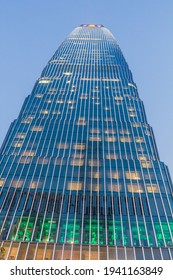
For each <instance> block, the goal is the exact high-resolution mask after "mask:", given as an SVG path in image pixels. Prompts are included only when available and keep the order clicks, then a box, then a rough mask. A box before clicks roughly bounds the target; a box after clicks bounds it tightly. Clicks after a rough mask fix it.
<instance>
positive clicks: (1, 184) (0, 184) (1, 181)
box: [0, 178, 4, 187]
mask: <svg viewBox="0 0 173 280" xmlns="http://www.w3.org/2000/svg"><path fill="white" fill-rule="evenodd" d="M3 184H4V179H2V178H1V179H0V187H2V186H3Z"/></svg>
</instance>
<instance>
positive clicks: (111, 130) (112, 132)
mask: <svg viewBox="0 0 173 280" xmlns="http://www.w3.org/2000/svg"><path fill="white" fill-rule="evenodd" d="M115 133H116V132H115V130H114V129H111V128H109V129H106V130H105V134H115Z"/></svg>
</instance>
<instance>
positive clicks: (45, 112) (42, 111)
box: [40, 110, 49, 115]
mask: <svg viewBox="0 0 173 280" xmlns="http://www.w3.org/2000/svg"><path fill="white" fill-rule="evenodd" d="M40 113H41V114H44V115H47V114H49V111H48V110H41V111H40Z"/></svg>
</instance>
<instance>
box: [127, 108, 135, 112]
mask: <svg viewBox="0 0 173 280" xmlns="http://www.w3.org/2000/svg"><path fill="white" fill-rule="evenodd" d="M128 111H129V112H135V111H136V110H135V108H134V107H128Z"/></svg>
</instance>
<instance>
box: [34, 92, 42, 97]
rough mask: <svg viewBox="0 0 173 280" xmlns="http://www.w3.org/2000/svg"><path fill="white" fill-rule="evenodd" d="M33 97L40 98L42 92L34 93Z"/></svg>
mask: <svg viewBox="0 0 173 280" xmlns="http://www.w3.org/2000/svg"><path fill="white" fill-rule="evenodd" d="M35 97H37V98H41V97H43V94H41V93H36V94H35Z"/></svg>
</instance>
